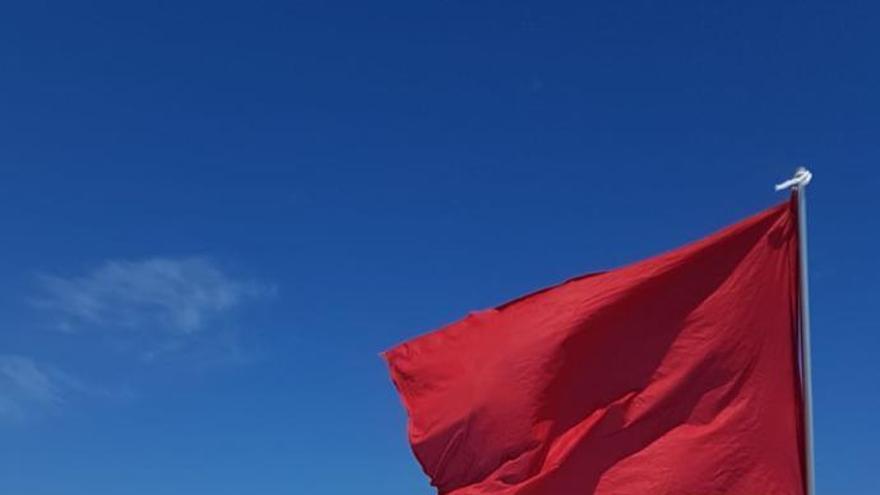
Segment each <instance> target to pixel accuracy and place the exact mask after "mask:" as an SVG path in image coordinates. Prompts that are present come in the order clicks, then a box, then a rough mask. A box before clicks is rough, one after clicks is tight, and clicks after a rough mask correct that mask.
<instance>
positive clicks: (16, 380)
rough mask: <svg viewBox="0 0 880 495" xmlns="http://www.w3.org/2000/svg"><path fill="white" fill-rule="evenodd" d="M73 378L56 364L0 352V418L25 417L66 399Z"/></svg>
mask: <svg viewBox="0 0 880 495" xmlns="http://www.w3.org/2000/svg"><path fill="white" fill-rule="evenodd" d="M69 382H70V380H68V379H67V378H64V377H62V374H61V373H60V372H58V371H56V370H54V369H53V368H50V367H46V366H42V365H39V364H37V363H36V362H35V361H34V360H32V359H30V358H28V357H24V356H17V355H0V419H14V420H19V419H24V418H25V417H27V416H28V415H29V414H31V413H32V412H34V411H41V412H42V411H45V410H47V409H48V410H54V409H56V408H57V407H58V406H60V405H61V404H62V403H63V402H64V401H65V390H66V389H67V388H68V387H67V383H69Z"/></svg>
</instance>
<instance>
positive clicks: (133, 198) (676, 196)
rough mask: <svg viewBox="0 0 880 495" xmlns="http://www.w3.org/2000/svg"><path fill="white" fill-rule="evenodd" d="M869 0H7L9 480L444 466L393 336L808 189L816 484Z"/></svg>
mask: <svg viewBox="0 0 880 495" xmlns="http://www.w3.org/2000/svg"><path fill="white" fill-rule="evenodd" d="M878 23H880V5H877V4H876V3H875V2H846V1H845V2H833V3H829V2H809V1H801V2H773V1H771V2H767V1H762V2H736V3H716V2H647V1H633V2H604V3H595V2H519V1H507V2H461V1H429V2H411V1H410V2H392V1H381V0H379V1H374V2H262V1H255V2H241V3H230V2H224V1H213V2H194V1H187V0H178V1H174V2H164V1H160V2H109V1H107V2H101V1H90V2H47V1H29V2H13V3H8V4H6V5H4V7H3V8H2V14H0V70H2V72H0V73H2V75H0V239H2V243H0V246H2V249H0V253H2V256H0V274H2V277H0V438H2V442H0V493H9V494H23V495H67V494H85V493H88V494H96V495H101V494H107V495H111V494H112V495H142V494H143V495H147V494H149V495H178V494H180V495H183V494H187V495H189V494H193V493H210V494H212V495H224V494H241V493H258V494H266V495H274V494H300V493H303V494H305V493H308V494H310V495H322V494H345V493H358V494H366V495H370V494H382V495H398V494H399V495H404V494H405V495H413V494H426V495H427V494H430V493H433V490H432V489H431V488H430V487H429V486H428V484H427V481H426V478H425V476H424V475H423V474H422V472H421V470H420V468H419V467H418V464H417V463H416V461H415V460H414V458H413V457H412V454H411V452H410V450H409V447H408V444H407V442H406V437H405V416H404V412H403V409H402V407H401V405H400V402H399V400H398V398H397V395H396V393H395V391H394V389H393V386H392V385H391V383H390V380H389V379H388V376H387V372H386V369H385V365H384V363H383V362H382V360H381V359H380V357H379V353H380V352H381V351H383V350H385V349H387V348H389V347H392V346H394V345H395V344H397V343H399V342H402V341H404V340H406V339H407V338H410V337H413V336H416V335H419V334H421V333H424V332H426V331H429V330H431V329H434V328H437V327H438V326H441V325H443V324H445V323H448V322H451V321H454V320H455V319H458V318H459V317H461V316H463V315H465V314H466V313H467V312H468V311H470V310H474V309H480V308H486V307H491V306H494V305H496V304H498V303H501V302H503V301H506V300H508V299H511V298H514V297H516V296H518V295H520V294H523V293H526V292H530V291H532V290H535V289H537V288H540V287H544V286H547V285H550V284H553V283H556V282H558V281H561V280H563V279H566V278H569V277H572V276H575V275H578V274H581V273H586V272H592V271H597V270H603V269H608V268H613V267H616V266H620V265H623V264H626V263H629V262H632V261H636V260H639V259H642V258H644V257H647V256H650V255H652V254H656V253H658V252H661V251H664V250H667V249H671V248H674V247H676V246H679V245H681V244H684V243H686V242H689V241H692V240H695V239H698V238H700V237H701V236H704V235H706V234H708V233H710V232H712V231H714V230H716V229H718V228H720V227H722V226H724V225H727V224H729V223H732V222H735V221H737V220H738V219H741V218H743V217H745V216H747V215H749V214H751V213H754V212H757V211H759V210H761V209H763V208H766V207H768V206H770V205H772V204H775V203H777V202H780V201H783V200H784V199H785V194H784V193H775V192H774V191H773V185H774V184H775V183H776V182H780V181H782V180H784V179H786V178H788V177H790V176H791V174H792V172H793V171H794V169H795V168H796V166H798V165H807V166H809V167H810V168H811V170H812V171H813V173H814V179H813V183H812V184H811V185H810V186H809V194H808V201H809V214H810V218H809V229H810V231H809V234H810V252H809V255H810V263H811V266H810V270H811V273H810V275H811V281H812V300H811V304H812V309H813V346H814V347H813V356H814V362H813V366H814V388H815V392H814V394H815V427H816V462H817V482H818V489H819V493H821V494H847V495H860V494H865V495H868V494H875V493H878V491H880V481H878V478H877V476H876V467H877V459H878V458H880V429H878V428H877V421H876V414H877V411H878V410H880V394H878V385H877V384H878V378H880V365H878V360H877V349H878V346H880V332H878V330H880V328H878V323H877V321H878V320H877V318H876V309H877V304H878V302H880V277H878V275H880V274H878V271H880V270H878V264H877V262H876V253H877V250H878V241H880V228H878V227H880V225H878V223H880V222H878V218H877V217H878V214H880V199H878V197H877V190H878V188H880V179H878V175H877V173H876V171H875V169H876V168H877V165H878V163H880V139H878V135H880V134H878V132H880V93H878V91H877V88H878V87H880V65H878V64H877V60H878V55H880V54H878V51H880V30H877V28H876V27H877V25H878Z"/></svg>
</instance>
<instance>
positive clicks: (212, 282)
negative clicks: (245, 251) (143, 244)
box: [33, 257, 274, 359]
mask: <svg viewBox="0 0 880 495" xmlns="http://www.w3.org/2000/svg"><path fill="white" fill-rule="evenodd" d="M39 281H40V285H41V294H40V295H39V296H38V297H37V298H35V299H34V301H33V302H34V304H35V305H36V306H38V307H39V308H41V309H42V310H45V311H47V312H48V314H50V315H54V316H53V318H54V319H55V325H57V326H58V327H59V328H61V329H63V330H65V331H69V332H80V331H101V332H105V333H113V334H115V335H117V336H119V337H123V336H125V335H128V336H129V337H128V338H129V339H130V342H136V344H132V345H140V346H142V347H143V348H142V349H140V351H141V352H142V357H144V358H145V359H151V358H152V357H154V356H155V355H157V354H162V353H169V352H173V351H175V350H180V349H185V348H188V346H189V345H190V344H191V343H196V342H199V343H205V342H207V341H209V340H210V338H212V337H211V336H216V337H217V339H218V340H220V339H228V335H227V334H228V333H229V325H228V324H227V322H226V321H225V320H226V319H227V317H229V316H231V314H232V313H233V312H234V311H235V310H236V309H238V308H240V307H241V306H243V305H244V304H245V303H247V302H249V301H253V300H256V299H261V298H265V297H268V296H271V295H272V294H273V293H274V288H273V287H272V286H270V285H267V284H263V283H259V282H256V281H253V280H243V279H240V278H235V277H233V276H231V275H229V274H228V273H226V272H224V271H223V270H222V269H221V268H220V267H218V266H217V265H216V264H215V263H213V262H211V261H210V260H209V259H206V258H201V257H187V258H149V259H144V260H108V261H105V262H104V263H102V264H101V265H99V266H97V267H96V268H95V269H93V270H91V271H88V272H86V273H84V274H80V275H76V276H70V277H64V276H59V275H46V274H43V275H40V276H39ZM123 338H124V337H123Z"/></svg>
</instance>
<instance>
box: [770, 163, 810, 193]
mask: <svg viewBox="0 0 880 495" xmlns="http://www.w3.org/2000/svg"><path fill="white" fill-rule="evenodd" d="M812 179H813V174H812V172H810V171H809V170H807V167H798V169H797V170H796V171H795V172H794V177H792V178H791V179H788V180H787V181H785V182H782V183H780V184H776V190H777V191H782V190H783V189H788V188H792V189H797V188H800V187H804V186H806V185H807V184H809V183H810V180H812Z"/></svg>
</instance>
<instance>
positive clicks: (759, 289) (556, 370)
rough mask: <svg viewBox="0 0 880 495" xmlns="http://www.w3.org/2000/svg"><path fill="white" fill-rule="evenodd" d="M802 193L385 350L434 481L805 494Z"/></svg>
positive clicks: (441, 484) (495, 487)
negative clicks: (671, 246)
mask: <svg viewBox="0 0 880 495" xmlns="http://www.w3.org/2000/svg"><path fill="white" fill-rule="evenodd" d="M795 208H796V203H795V202H793V201H792V202H787V203H784V204H781V205H778V206H776V207H773V208H770V209H769V210H766V211H764V212H762V213H759V214H757V215H755V216H753V217H751V218H748V219H746V220H744V221H742V222H740V223H738V224H735V225H733V226H731V227H728V228H726V229H724V230H722V231H720V232H718V233H716V234H714V235H712V236H710V237H708V238H706V239H703V240H700V241H697V242H695V243H693V244H690V245H687V246H685V247H682V248H679V249H676V250H674V251H671V252H667V253H665V254H662V255H659V256H656V257H654V258H650V259H647V260H645V261H641V262H638V263H635V264H632V265H629V266H626V267H623V268H619V269H616V270H612V271H608V272H605V273H598V274H591V275H585V276H582V277H578V278H575V279H572V280H569V281H567V282H565V283H563V284H561V285H557V286H555V287H551V288H548V289H544V290H542V291H538V292H535V293H533V294H530V295H527V296H525V297H522V298H519V299H516V300H514V301H511V302H508V303H506V304H503V305H501V306H499V307H497V308H494V309H490V310H486V311H480V312H476V313H472V314H470V315H469V316H468V317H466V318H465V319H463V320H461V321H459V322H457V323H453V324H451V325H449V326H447V327H444V328H442V329H440V330H438V331H436V332H433V333H430V334H428V335H425V336H422V337H419V338H416V339H414V340H412V341H410V342H407V343H404V344H402V345H400V346H398V347H396V348H394V349H392V350H390V351H388V352H386V353H385V358H386V359H387V360H388V364H389V367H390V370H391V376H392V379H393V380H394V383H395V385H396V386H397V389H398V390H399V392H400V394H401V396H402V398H403V402H404V405H405V406H406V409H407V412H408V414H409V438H410V441H411V443H412V448H413V451H414V452H415V455H416V457H417V458H418V460H419V462H420V463H421V465H422V467H423V468H424V470H425V472H426V473H427V474H428V476H430V478H431V483H432V484H433V485H434V486H436V487H437V490H438V492H439V493H440V494H450V495H489V494H493V495H494V494H504V495H578V494H584V495H586V494H598V495H663V494H668V495H759V494H773V495H802V494H803V493H804V459H803V457H804V454H803V452H804V446H803V436H802V431H803V430H802V403H801V396H800V392H799V390H800V389H799V379H798V361H797V359H798V355H797V344H796V342H797V330H796V326H797V304H798V301H797V276H798V275H797V273H798V272H797V255H798V253H797V221H796V220H797V217H796V211H795Z"/></svg>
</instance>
